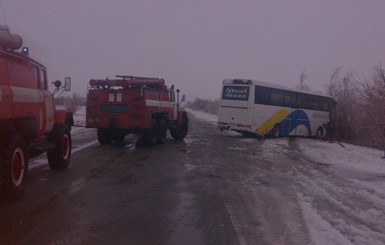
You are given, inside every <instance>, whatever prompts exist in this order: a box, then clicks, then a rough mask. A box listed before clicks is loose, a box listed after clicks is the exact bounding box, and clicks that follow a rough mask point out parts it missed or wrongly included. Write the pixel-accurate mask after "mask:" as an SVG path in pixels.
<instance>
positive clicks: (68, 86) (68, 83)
mask: <svg viewBox="0 0 385 245" xmlns="http://www.w3.org/2000/svg"><path fill="white" fill-rule="evenodd" d="M70 90H71V77H66V78H64V91H70Z"/></svg>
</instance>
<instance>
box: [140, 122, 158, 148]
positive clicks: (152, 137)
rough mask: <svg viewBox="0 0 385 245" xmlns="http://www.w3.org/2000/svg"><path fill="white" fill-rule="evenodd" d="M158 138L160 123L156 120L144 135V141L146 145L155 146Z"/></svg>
mask: <svg viewBox="0 0 385 245" xmlns="http://www.w3.org/2000/svg"><path fill="white" fill-rule="evenodd" d="M157 138H158V123H157V122H156V120H155V119H152V120H151V126H150V128H149V129H146V130H144V131H143V133H142V139H143V142H144V144H145V145H147V146H153V145H155V144H156V141H157Z"/></svg>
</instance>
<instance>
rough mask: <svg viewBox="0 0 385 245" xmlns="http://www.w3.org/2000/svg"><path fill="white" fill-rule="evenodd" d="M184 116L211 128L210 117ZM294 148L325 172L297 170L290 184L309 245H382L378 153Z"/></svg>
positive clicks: (384, 166) (383, 176)
mask: <svg viewBox="0 0 385 245" xmlns="http://www.w3.org/2000/svg"><path fill="white" fill-rule="evenodd" d="M188 111H189V112H190V113H191V114H193V115H194V116H195V117H197V118H199V119H202V120H205V121H207V122H210V123H213V124H216V122H217V116H215V115H212V114H208V113H204V112H198V111H193V110H188ZM295 142H296V144H297V145H298V146H299V150H300V151H301V154H302V156H303V157H304V158H306V160H307V161H308V162H312V163H314V164H315V166H322V167H324V168H325V167H326V168H327V170H326V171H324V172H323V168H321V170H320V171H317V170H314V169H311V168H309V169H306V170H304V169H301V166H298V168H299V169H300V171H303V173H305V174H303V175H300V176H296V178H295V181H296V182H297V183H299V184H298V185H299V186H301V187H300V188H299V191H298V193H297V195H298V200H299V203H300V205H301V208H302V213H303V216H304V219H305V221H306V223H307V226H308V229H309V233H310V237H311V240H312V243H314V244H315V245H324V244H342V245H345V244H370V245H372V244H385V234H384V230H385V229H384V228H383V227H384V226H385V214H384V213H385V159H384V158H382V157H383V156H384V151H381V150H377V149H371V148H366V147H360V146H355V145H351V144H346V143H343V144H339V143H337V142H335V143H329V142H326V141H319V140H314V139H306V138H296V139H295ZM283 145H284V146H287V147H288V146H289V139H288V138H280V139H270V140H265V141H264V142H263V148H264V149H277V150H281V151H284V150H285V149H282V146H283ZM298 163H299V164H300V162H298ZM306 171H308V174H307V172H306ZM301 192H302V193H301Z"/></svg>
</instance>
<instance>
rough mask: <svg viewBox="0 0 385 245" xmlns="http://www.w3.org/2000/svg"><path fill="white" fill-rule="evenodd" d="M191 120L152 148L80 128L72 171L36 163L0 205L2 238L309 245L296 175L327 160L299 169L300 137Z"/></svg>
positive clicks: (21, 241)
mask: <svg viewBox="0 0 385 245" xmlns="http://www.w3.org/2000/svg"><path fill="white" fill-rule="evenodd" d="M189 126H190V131H189V134H188V136H187V137H186V138H185V139H184V141H175V140H173V139H172V138H171V137H169V138H167V142H166V144H164V145H157V146H155V147H151V148H140V147H135V140H136V139H135V138H134V137H126V144H125V145H109V146H100V145H99V144H98V143H96V142H95V140H96V133H95V130H89V129H83V130H78V129H75V130H74V131H73V144H74V153H73V155H72V159H71V163H70V166H69V168H68V169H67V170H65V171H59V172H55V171H52V170H50V169H49V168H48V164H47V161H46V160H45V158H38V159H35V160H34V161H31V163H30V164H31V166H30V167H31V170H30V172H29V176H28V177H29V179H28V186H27V189H26V192H25V195H24V197H23V198H22V199H21V200H19V201H18V202H15V203H1V204H0V244H175V245H177V244H285V245H286V244H288V245H290V244H312V241H311V239H310V236H309V231H308V228H307V226H306V223H305V221H304V218H303V214H302V212H301V208H300V205H299V203H298V199H297V198H298V197H297V194H296V188H299V187H298V185H296V183H295V181H293V176H296V175H306V176H309V173H308V172H309V171H308V170H309V169H310V168H311V169H313V170H314V171H318V172H319V173H322V171H323V168H324V166H322V165H317V164H314V163H310V162H309V163H304V162H302V163H303V164H302V167H298V165H297V163H298V161H299V158H298V149H297V147H296V143H295V139H293V140H289V141H290V142H289V147H286V146H282V149H281V150H277V151H271V150H268V149H266V147H263V144H264V142H263V141H261V140H257V139H252V138H244V137H241V136H240V135H237V134H231V133H226V132H220V131H219V130H217V129H216V127H215V125H213V124H210V123H208V122H204V121H201V120H198V119H197V118H195V117H194V116H192V115H190V125H189ZM301 161H303V160H301ZM310 164H311V165H310ZM310 177H311V176H310ZM304 188H305V187H304Z"/></svg>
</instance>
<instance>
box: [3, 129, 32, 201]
mask: <svg viewBox="0 0 385 245" xmlns="http://www.w3.org/2000/svg"><path fill="white" fill-rule="evenodd" d="M1 155H2V158H3V159H4V161H2V166H1V167H2V171H1V172H2V176H1V181H2V183H1V191H2V193H1V194H2V195H4V196H5V197H6V198H11V199H19V198H20V197H21V196H22V195H23V193H24V189H25V184H26V178H27V173H28V156H27V154H26V144H25V142H24V140H23V138H22V137H21V136H20V135H19V134H15V135H13V136H12V137H11V139H10V141H9V143H8V146H7V147H6V149H5V151H4V152H2V154H1Z"/></svg>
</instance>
